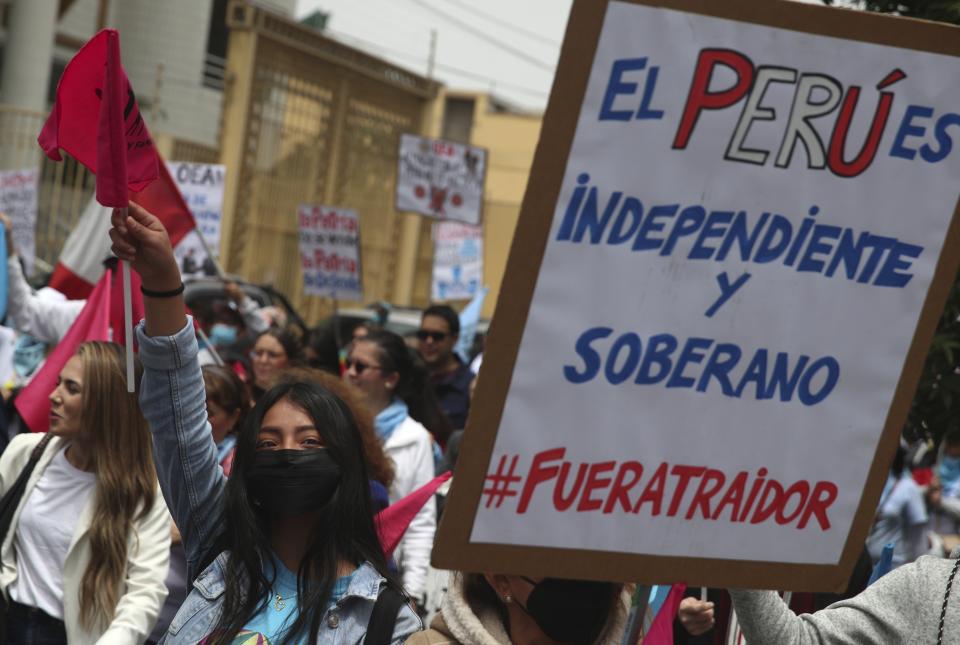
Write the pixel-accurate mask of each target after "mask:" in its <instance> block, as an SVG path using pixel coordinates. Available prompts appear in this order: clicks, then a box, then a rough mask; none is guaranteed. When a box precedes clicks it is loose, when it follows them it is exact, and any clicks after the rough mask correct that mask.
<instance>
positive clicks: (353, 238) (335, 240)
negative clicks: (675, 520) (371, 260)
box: [297, 204, 363, 300]
mask: <svg viewBox="0 0 960 645" xmlns="http://www.w3.org/2000/svg"><path fill="white" fill-rule="evenodd" d="M297 220H298V222H299V225H300V268H301V269H302V270H303V292H304V293H305V294H307V295H308V296H324V297H327V298H333V299H334V300H363V281H362V277H361V275H362V274H361V273H360V218H359V217H358V216H357V213H356V211H352V210H349V209H346V208H336V207H333V206H321V205H316V204H303V205H301V206H300V210H299V211H298V213H297Z"/></svg>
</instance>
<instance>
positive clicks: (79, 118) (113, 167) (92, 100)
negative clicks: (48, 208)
mask: <svg viewBox="0 0 960 645" xmlns="http://www.w3.org/2000/svg"><path fill="white" fill-rule="evenodd" d="M37 141H38V142H39V143H40V147H41V148H43V151H44V152H45V153H46V155H47V156H48V157H50V158H51V159H53V160H55V161H60V160H61V159H62V157H61V156H60V151H59V149H60V148H63V149H64V150H66V151H67V152H69V153H70V154H71V155H72V156H73V157H74V158H76V159H77V161H79V162H80V163H82V164H83V165H84V166H86V167H87V168H89V169H90V170H91V171H92V172H93V173H94V174H96V175H97V197H98V198H100V197H103V198H105V199H107V200H108V201H109V202H110V203H105V202H101V203H105V205H107V206H117V205H120V206H125V205H126V201H125V199H124V201H123V203H122V204H120V203H119V202H118V200H119V196H118V195H117V192H118V186H119V185H120V183H121V182H123V183H125V184H126V185H127V186H128V187H129V189H130V190H131V191H134V192H136V191H140V190H143V189H144V188H146V186H147V185H148V184H149V183H150V182H151V181H153V180H154V179H156V178H157V166H158V163H157V150H156V148H155V147H154V145H153V140H152V139H151V138H150V133H149V132H148V131H147V126H146V124H145V123H144V121H143V118H142V117H141V116H140V107H139V106H138V105H137V100H136V97H135V96H134V94H133V89H132V88H131V87H130V82H129V80H127V75H126V74H125V73H124V71H123V67H122V66H121V64H120V46H119V35H118V34H117V31H116V30H115V29H104V30H103V31H101V32H100V33H98V34H97V35H96V36H94V37H93V38H91V39H90V40H89V41H88V42H87V44H86V45H84V46H83V47H81V48H80V51H78V52H77V54H76V55H75V56H74V57H73V59H72V60H71V61H70V62H69V63H68V64H67V67H66V69H64V71H63V75H62V76H61V77H60V82H59V84H58V85H57V99H56V102H55V103H54V106H53V110H52V111H51V112H50V116H49V117H48V118H47V122H46V123H45V124H44V125H43V129H42V130H41V131H40V136H39V137H37ZM124 152H125V153H126V154H124ZM101 163H102V164H103V167H101V166H100V164H101ZM104 181H106V182H109V184H105V183H103V182H104ZM123 197H124V198H125V197H126V195H125V194H124V195H123Z"/></svg>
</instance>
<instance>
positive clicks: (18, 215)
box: [0, 168, 40, 275]
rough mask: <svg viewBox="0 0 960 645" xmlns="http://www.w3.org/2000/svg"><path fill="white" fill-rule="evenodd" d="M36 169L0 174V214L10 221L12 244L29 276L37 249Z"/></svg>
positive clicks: (6, 171) (7, 171)
mask: <svg viewBox="0 0 960 645" xmlns="http://www.w3.org/2000/svg"><path fill="white" fill-rule="evenodd" d="M39 177H40V172H39V171H38V170H37V169H36V168H28V169H24V170H4V171H0V213H6V214H7V215H9V216H10V219H11V220H13V242H14V244H15V245H16V247H17V253H19V254H20V257H21V258H23V263H24V264H25V265H26V269H27V275H31V274H32V273H33V261H34V257H35V254H36V247H37V181H38V180H39Z"/></svg>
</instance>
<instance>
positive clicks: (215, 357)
mask: <svg viewBox="0 0 960 645" xmlns="http://www.w3.org/2000/svg"><path fill="white" fill-rule="evenodd" d="M197 336H199V337H200V340H202V341H203V342H204V344H205V345H206V346H207V349H208V350H210V355H211V356H213V362H214V363H216V364H217V365H219V366H220V367H223V366H224V365H225V364H226V363H224V362H223V359H222V358H221V357H220V354H218V353H217V350H216V349H215V348H214V347H213V343H211V342H210V337H209V336H207V333H206V332H205V331H203V329H201V328H200V326H199V325H197Z"/></svg>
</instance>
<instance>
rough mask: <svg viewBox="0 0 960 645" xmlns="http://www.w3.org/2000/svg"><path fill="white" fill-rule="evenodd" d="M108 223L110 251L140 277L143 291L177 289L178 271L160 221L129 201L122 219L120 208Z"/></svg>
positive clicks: (122, 211)
mask: <svg viewBox="0 0 960 645" xmlns="http://www.w3.org/2000/svg"><path fill="white" fill-rule="evenodd" d="M110 221H111V223H112V224H113V228H111V229H110V240H111V241H112V242H113V245H112V247H111V249H112V250H113V252H114V254H116V256H117V257H118V258H120V259H121V260H126V261H127V262H129V263H130V266H131V267H133V269H134V271H136V272H137V273H139V274H140V279H141V281H142V282H143V286H144V287H145V288H147V289H150V290H152V291H169V290H172V289H176V288H177V287H179V286H180V269H179V268H178V267H177V261H176V258H174V256H173V248H172V247H171V246H170V237H169V236H168V235H167V231H166V229H165V228H164V227H163V224H161V223H160V220H158V219H157V218H156V217H154V216H153V215H151V214H150V213H148V212H147V211H146V210H144V209H143V208H141V207H140V206H139V205H137V204H135V203H133V202H130V208H129V209H127V212H126V216H125V214H124V209H121V208H115V209H113V215H112V216H111V219H110Z"/></svg>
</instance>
